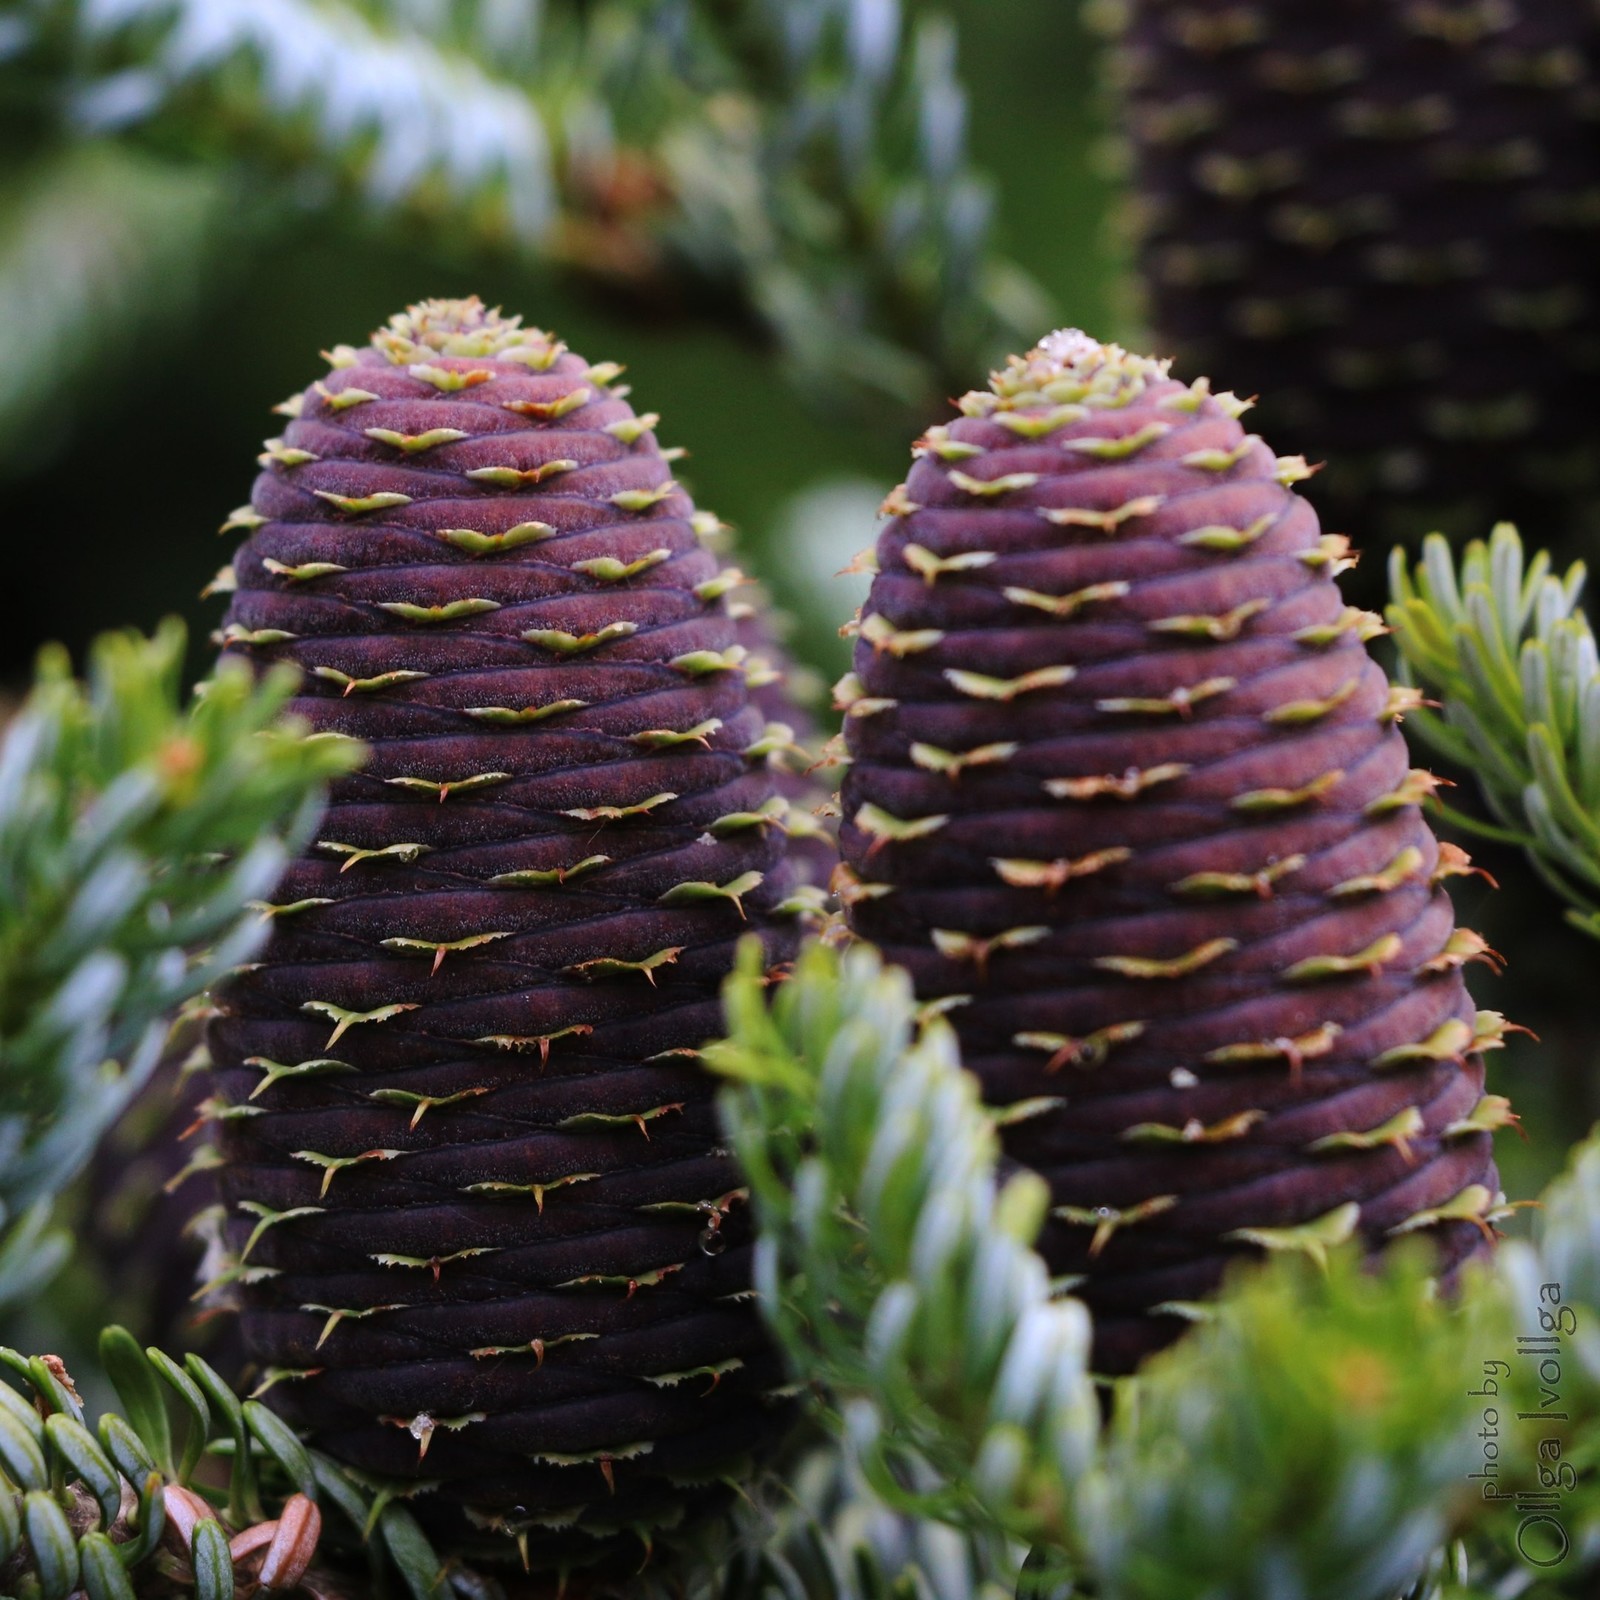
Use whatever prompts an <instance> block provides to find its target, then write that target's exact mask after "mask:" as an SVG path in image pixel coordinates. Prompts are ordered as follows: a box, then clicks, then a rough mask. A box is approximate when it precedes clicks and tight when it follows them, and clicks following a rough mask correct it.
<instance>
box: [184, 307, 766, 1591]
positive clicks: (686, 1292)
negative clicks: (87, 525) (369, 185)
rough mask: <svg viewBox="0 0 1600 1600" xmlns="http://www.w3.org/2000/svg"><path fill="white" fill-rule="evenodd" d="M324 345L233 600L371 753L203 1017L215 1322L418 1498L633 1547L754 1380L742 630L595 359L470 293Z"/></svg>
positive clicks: (333, 1446)
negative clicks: (746, 1139) (739, 961)
mask: <svg viewBox="0 0 1600 1600" xmlns="http://www.w3.org/2000/svg"><path fill="white" fill-rule="evenodd" d="M332 360H333V365H334V371H333V373H332V374H331V375H330V377H329V378H328V379H327V380H326V381H325V382H319V383H316V384H314V385H312V386H311V388H310V389H308V390H307V391H306V393H305V395H304V396H303V397H299V396H297V397H296V398H295V399H294V400H293V401H292V402H290V403H289V404H288V405H287V406H286V407H285V408H284V409H285V410H287V411H288V412H289V414H290V415H291V417H292V418H293V420H292V421H291V422H290V424H289V427H288V429H287V431H286V433H285V436H284V438H283V439H282V440H281V441H274V442H272V443H271V444H269V446H268V451H267V454H266V455H265V456H264V457H263V464H264V465H265V467H266V471H265V472H264V473H263V474H262V476H261V477H260V478H259V479H258V480H257V483H256V487H255V493H254V496H253V500H252V505H251V507H249V508H245V509H243V510H241V511H240V512H238V513H236V514H235V516H234V518H233V525H235V526H241V527H244V528H247V529H248V530H250V537H249V539H248V540H247V542H246V544H245V545H244V547H243V548H242V550H241V551H240V553H239V555H238V557H237V559H236V560H235V562H234V566H233V574H234V581H235V582H236V584H237V593H236V594H235V596H234V599H233V603H232V606H231V608H230V610H229V613H228V617H227V620H226V624H225V626H224V628H223V632H222V638H223V641H224V643H225V644H226V646H227V647H228V649H229V651H230V653H231V652H242V653H247V654H248V655H249V656H250V657H251V658H252V659H254V660H257V661H262V662H265V661H271V660H284V659H288V660H293V661H295V662H297V663H298V664H299V665H300V666H301V667H302V669H303V670H304V671H305V673H306V679H305V691H304V693H303V694H302V696H301V698H300V699H299V700H298V701H297V702H296V708H297V709H298V710H299V711H300V712H301V713H302V714H303V715H304V716H306V717H307V718H308V719H309V720H310V721H311V722H312V723H313V724H314V725H315V726H316V727H317V728H318V729H319V730H320V731H321V732H323V733H324V734H326V735H328V736H330V737H351V736H353V737H356V738H359V739H362V740H363V741H365V742H366V743H367V744H368V745H369V746H370V748H371V752H372V754H371V757H370V759H369V760H368V762H367V764H366V765H365V767H364V768H363V769H362V770H361V772H360V773H359V774H358V775H357V776H355V777H352V778H350V779H347V780H346V781H344V782H343V783H342V784H341V785H340V786H339V787H338V788H337V789H336V791H335V794H334V798H333V803H332V805H331V807H330V810H329V813H328V816H327V818H326V820H325V822H324V824H323V826H322V829H321V832H320V836H319V839H318V842H317V845H316V847H315V848H314V849H313V850H312V851H311V852H309V853H308V854H307V855H306V856H305V857H304V858H302V859H301V860H299V861H297V862H296V863H295V864H294V866H293V867H292V868H291V869H290V871H289V873H288V875H287V876H286V878H285V879H284V881H283V882H282V883H281V884H280V886H279V888H278V890H277V892H276V895H275V897H274V904H273V906H272V907H271V908H269V909H270V915H271V916H272V918H273V928H274V935H273V939H272V942H271V944H270V945H269V946H268V948H267V950H266V953H265V958H264V960H263V961H262V962H261V963H260V964H259V965H258V966H257V967H255V968H252V969H250V970H248V971H246V972H244V973H242V974H240V975H239V976H238V977H237V978H235V979H234V980H233V981H232V982H231V983H230V984H229V985H228V986H227V987H226V989H225V990H223V991H222V992H221V993H220V994H219V996H218V1006H219V1015H218V1017H217V1019H216V1020H215V1021H214V1023H213V1024H212V1027H211V1031H210V1041H211V1048H212V1053H213V1056H214V1058H215V1062H216V1066H217V1069H218V1075H219V1076H218V1083H219V1088H220V1090H221V1096H220V1099H219V1102H218V1104H217V1106H216V1107H215V1113H216V1115H217V1117H218V1119H219V1121H220V1123H221V1126H222V1130H223V1140H222V1142H223V1153H224V1157H225V1165H224V1168H223V1171H222V1175H221V1182H222V1194H223V1199H224V1201H225V1202H226V1205H227V1209H228V1224H227V1237H228V1240H229V1242H230V1245H231V1248H232V1250H233V1252H234V1254H235V1259H236V1267H235V1273H234V1275H235V1276H236V1277H237V1279H238V1280H239V1282H240V1285H241V1288H242V1294H243V1299H244V1306H245V1311H244V1320H243V1330H244V1336H245V1340H246V1344H247V1346H248V1348H249V1350H250V1352H251V1354H252V1355H253V1356H254V1357H255V1358H256V1359H257V1360H258V1361H259V1362H260V1363H261V1366H262V1368H263V1375H264V1378H265V1379H266V1380H268V1381H269V1382H270V1399H271V1402H272V1404H273V1405H274V1406H275V1407H277V1408H278V1409H279V1410H280V1411H281V1412H282V1414H283V1415H284V1416H285V1417H287V1418H289V1419H290V1420H292V1421H293V1422H294V1423H295V1424H296V1426H297V1427H299V1428H300V1429H302V1430H303V1431H304V1433H305V1435H306V1437H308V1438H309V1439H310V1440H311V1441H312V1442H313V1443H315V1444H317V1445H318V1446H319V1447H321V1448H324V1449H326V1450H328V1451H329V1452H330V1453H331V1454H333V1455H335V1456H337V1457H339V1458H340V1459H341V1460H343V1461H346V1462H348V1463H349V1464H351V1465H352V1466H355V1467H357V1468H359V1469H360V1470H362V1471H363V1472H365V1473H368V1474H371V1475H375V1476H377V1477H379V1478H382V1479H385V1480H391V1481H395V1482H404V1483H406V1484H407V1485H408V1488H415V1487H417V1486H419V1485H420V1486H426V1487H428V1488H430V1489H436V1490H437V1491H438V1492H437V1493H434V1494H429V1495H427V1496H426V1497H425V1498H422V1499H419V1500H418V1502H417V1511H418V1514H419V1516H421V1517H422V1518H423V1519H424V1520H425V1521H433V1522H436V1523H437V1522H445V1523H448V1522H449V1521H450V1520H451V1518H450V1516H449V1514H448V1513H449V1508H450V1507H451V1506H465V1508H466V1509H467V1513H468V1517H469V1518H470V1521H471V1524H472V1526H473V1527H475V1528H477V1529H479V1530H482V1532H481V1533H480V1535H479V1536H478V1542H479V1543H486V1544H487V1545H488V1547H489V1548H490V1549H491V1550H496V1549H497V1550H499V1551H500V1552H501V1553H503V1554H505V1555H509V1556H512V1557H513V1558H514V1557H515V1555H516V1553H517V1547H518V1546H520V1547H521V1550H522V1553H523V1557H524V1559H526V1560H528V1561H531V1562H534V1563H536V1564H537V1565H539V1566H540V1567H541V1568H550V1567H553V1566H556V1565H566V1564H568V1563H572V1562H583V1561H587V1560H592V1559H595V1558H596V1557H606V1558H609V1559H611V1560H612V1561H613V1562H615V1563H617V1564H618V1569H619V1570H621V1571H628V1572H631V1571H633V1570H634V1569H636V1568H637V1567H638V1565H639V1563H640V1561H641V1560H642V1559H645V1558H646V1557H647V1556H648V1554H649V1551H650V1549H651V1547H652V1540H653V1539H654V1537H655V1532H656V1530H658V1529H660V1528H662V1527H670V1526H671V1525H672V1524H673V1523H675V1522H676V1521H677V1520H678V1519H679V1518H680V1517H681V1515H682V1513H683V1510H684V1508H685V1506H704V1505H707V1504H710V1503H713V1502H716V1501H718V1500H720V1499H722V1498H724V1497H725V1490H724V1489H723V1481H724V1480H725V1479H726V1478H728V1477H729V1476H730V1475H737V1474H738V1473H739V1472H740V1471H741V1470H742V1463H744V1462H745V1461H746V1460H747V1458H748V1456H749V1455H750V1454H751V1453H752V1452H759V1451H761V1450H763V1449H765V1448H767V1447H768V1446H769V1445H770V1443H771V1442H772V1440H773V1439H774V1437H775V1435H776V1433H777V1432H778V1430H779V1428H780V1426H781V1423H782V1418H783V1413H784V1404H783V1400H782V1396H781V1393H780V1392H779V1391H780V1390H781V1388H782V1375H781V1373H780V1371H779V1369H778V1366H777V1363H776V1359H775V1357H774V1356H773V1355H772V1354H771V1353H770V1352H769V1351H768V1350H767V1348H766V1346H765V1342H764V1340H763V1338H762V1335H761V1331H760V1326H759V1322H758V1320H757V1318H756V1317H755V1315H754V1312H753V1310H752V1309H751V1308H750V1307H749V1306H748V1305H747V1304H746V1303H745V1301H746V1299H747V1284H748V1249H749V1247H748V1235H747V1220H746V1216H745V1206H744V1192H743V1190H742V1188H741V1186H740V1179H739V1177H738V1175H737V1172H736V1171H735V1169H734V1168H733V1166H732V1164H731V1161H730V1160H729V1158H728V1157H727V1155H726V1154H725V1152H723V1151H722V1149H721V1148H720V1139H719V1134H718V1131H717V1126H716V1120H715V1113H714V1109H713V1106H712V1103H711V1085H710V1081H709V1080H708V1079H707V1078H706V1077H705V1076H704V1074H703V1073H702V1072H701V1070H700V1069H699V1067H698V1065H697V1062H696V1056H697V1054H698V1047H699V1046H700V1045H701V1044H702V1043H703V1042H704V1041H705V1039H706V1038H707V1037H708V1036H710V1035H711V1034H713V1033H714V1032H715V1031H716V1027H717V1003H716V996H717V987H718V985H719V983H720V982H721V979H722V977H723V975H724V973H725V972H726V970H727V968H728V966H729V964H730V962H731V960H732V949H733V942H734V940H735V939H736V938H737V937H738V936H739V934H740V933H741V932H742V931H744V930H745V929H746V928H747V927H757V928H766V929H768V933H767V938H768V941H769V943H768V947H767V948H768V950H769V954H770V955H771V956H773V957H774V958H775V957H777V956H778V955H780V954H781V953H782V951H783V950H784V949H785V946H786V936H785V935H784V934H783V933H782V932H780V931H776V928H775V927H774V925H773V923H772V919H773V917H774V915H775V914H777V913H778V911H779V910H780V908H781V906H782V903H783V902H784V900H785V898H786V896H787V895H788V893H789V883H790V879H789V874H788V869H787V867H786V865H785V863H784V844H785V839H784V814H785V810H786V806H785V802H784V801H783V800H782V799H781V797H779V796H778V795H777V794H776V793H775V790H774V778H773V775H772V773H771V772H770V771H769V769H768V761H769V748H768V747H769V744H770V741H769V740H768V739H767V737H766V734H765V730H764V727H763V719H762V717H761V716H760V714H759V713H758V711H757V710H756V709H755V707H754V706H753V705H752V704H751V702H750V699H749V694H748V691H747V688H746V674H747V672H750V673H752V674H755V673H756V666H755V663H754V662H753V661H747V660H746V658H745V656H744V653H743V651H742V650H741V648H740V647H739V646H737V645H736V644H735V639H734V626H735V624H734V621H733V619H732V618H731V617H730V615H729V613H728V609H727V606H726V604H725V601H724V599H723V594H724V592H725V590H726V589H727V588H728V581H727V580H726V579H725V578H724V577H723V576H721V575H719V572H718V564H717V561H716V559H715V558H714V557H713V555H712V554H711V553H710V552H709V551H708V550H706V549H705V548H704V547H703V546H702V544H701V543H700V540H699V537H698V533H697V525H698V520H699V519H697V518H696V516H695V514H694V513H693V508H692V507H691V505H690V503H689V500H688V498H687V496H686V495H684V494H683V492H682V491H681V490H679V489H678V488H677V487H676V486H675V485H674V484H673V482H672V480H671V478H670V475H669V467H668V464H667V460H666V458H665V457H664V456H663V454H662V452H661V451H660V450H659V449H658V448H657V446H656V443H655V438H654V435H653V433H652V432H651V431H650V430H651V428H652V426H653V423H654V420H655V419H654V418H653V417H648V416H646V417H636V416H635V415H634V413H633V411H632V409H631V408H630V407H629V406H628V405H627V403H626V401H625V400H624V398H623V396H624V394H625V392H626V391H625V390H624V389H622V388H621V387H619V386H618V385H617V383H616V378H617V373H618V370H619V369H617V368H615V367H605V366H592V365H590V364H589V363H588V362H586V361H584V360H582V359H580V358H579V357H577V356H575V355H573V354H571V353H569V352H567V351H566V349H565V346H564V345H562V344H560V343H559V342H557V341H556V340H554V339H553V338H552V337H550V336H548V335H545V334H543V333H540V332H538V331H537V330H534V329H523V328H520V327H519V326H518V325H517V323H516V322H515V321H514V320H507V319H503V318H501V317H499V316H498V315H496V314H493V313H489V312H485V311H484V310H483V308H482V307H481V306H479V305H478V304H477V302H475V301H468V302H430V303H428V304H426V305H423V306H420V307H416V308H413V310H412V311H411V312H409V313H408V314H406V315H405V316H402V317H397V318H395V319H394V321H393V323H392V324H391V326H390V327H388V328H386V329H383V330H380V332H379V333H378V334H377V335H375V336H374V340H373V343H372V344H371V345H370V346H368V347H366V348H364V349H362V350H360V351H356V350H352V349H347V348H341V349H340V350H337V351H335V352H333V354H332ZM777 926H778V927H781V924H778V925H777ZM457 1520H459V1514H457ZM512 1541H515V1542H514V1543H513V1542H512Z"/></svg>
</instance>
